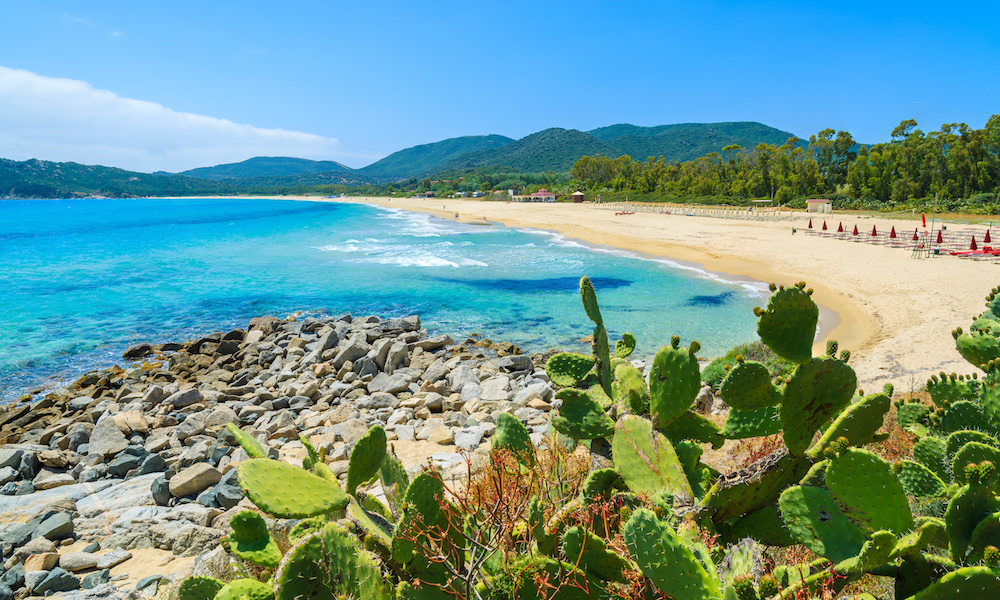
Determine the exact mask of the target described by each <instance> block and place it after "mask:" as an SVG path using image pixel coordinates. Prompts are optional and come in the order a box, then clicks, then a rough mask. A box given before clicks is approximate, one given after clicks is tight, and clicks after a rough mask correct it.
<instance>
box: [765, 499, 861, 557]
mask: <svg viewBox="0 0 1000 600" xmlns="http://www.w3.org/2000/svg"><path fill="white" fill-rule="evenodd" d="M779 506H780V507H781V515H782V517H783V518H784V519H785V524H786V525H787V526H788V530H789V532H790V533H791V534H792V537H793V538H795V540H796V541H798V543H800V544H802V545H803V546H805V547H806V548H809V549H810V550H812V551H813V552H815V553H816V554H819V555H820V556H823V557H825V558H827V559H829V560H832V561H834V562H840V561H842V560H846V559H848V558H852V557H854V556H857V555H858V553H860V552H861V548H862V546H864V543H865V541H867V539H868V538H867V536H866V535H865V534H864V533H862V532H861V530H860V529H858V527H857V526H856V525H855V524H854V523H852V522H851V520H850V519H848V518H847V515H845V514H844V513H843V512H842V511H841V510H840V508H839V507H838V506H837V503H836V502H835V501H834V499H833V496H832V495H831V494H830V492H829V491H827V490H825V489H823V488H816V487H808V486H798V485H797V486H793V487H790V488H788V489H787V490H785V491H784V492H782V493H781V499H780V500H779Z"/></svg>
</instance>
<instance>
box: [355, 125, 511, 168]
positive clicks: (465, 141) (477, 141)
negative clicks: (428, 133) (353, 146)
mask: <svg viewBox="0 0 1000 600" xmlns="http://www.w3.org/2000/svg"><path fill="white" fill-rule="evenodd" d="M513 141H514V140H512V139H510V138H509V137H504V136H502V135H470V136H464V137H458V138H450V139H447V140H443V141H440V142H435V143H433V144H423V145H420V146H413V147H412V148H406V149H405V150H400V151H398V152H393V153H392V154H390V155H389V156H386V157H385V158H383V159H382V160H379V161H376V162H374V163H372V164H370V165H368V166H367V167H364V168H362V169H359V172H360V173H362V174H364V175H369V176H374V177H390V178H393V179H402V178H406V177H425V176H428V175H432V174H435V173H437V172H439V171H441V170H442V169H443V168H444V165H446V164H448V163H449V162H451V161H453V160H455V159H457V158H458V157H460V156H463V155H466V154H470V153H475V152H481V151H486V150H489V149H492V148H499V147H502V146H505V145H507V144H509V143H511V142H513Z"/></svg>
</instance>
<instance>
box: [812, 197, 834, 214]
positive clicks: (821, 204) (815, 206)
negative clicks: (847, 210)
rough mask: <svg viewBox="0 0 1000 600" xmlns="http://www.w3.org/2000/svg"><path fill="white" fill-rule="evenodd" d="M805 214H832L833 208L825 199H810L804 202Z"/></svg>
mask: <svg viewBox="0 0 1000 600" xmlns="http://www.w3.org/2000/svg"><path fill="white" fill-rule="evenodd" d="M806 212H811V213H832V212H833V206H832V205H831V204H830V201H829V200H827V199H826V198H812V199H810V200H806Z"/></svg>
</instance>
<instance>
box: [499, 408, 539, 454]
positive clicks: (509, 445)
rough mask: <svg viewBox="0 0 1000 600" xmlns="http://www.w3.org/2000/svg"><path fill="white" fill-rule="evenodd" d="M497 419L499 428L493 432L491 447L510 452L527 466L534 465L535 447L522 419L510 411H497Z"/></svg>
mask: <svg viewBox="0 0 1000 600" xmlns="http://www.w3.org/2000/svg"><path fill="white" fill-rule="evenodd" d="M496 421H497V423H496V425H497V429H496V432H495V433H494V434H493V439H492V441H491V445H490V448H491V449H492V450H502V451H505V452H509V453H511V455H513V456H514V457H515V458H516V459H517V460H518V461H519V462H521V463H522V464H524V465H525V466H528V467H533V466H534V465H535V447H534V445H533V444H532V443H531V436H530V435H529V434H528V430H527V428H526V427H525V426H524V424H523V423H521V421H520V419H518V418H517V417H515V416H514V415H512V414H510V413H497V418H496Z"/></svg>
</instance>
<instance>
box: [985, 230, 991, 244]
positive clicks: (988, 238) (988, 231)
mask: <svg viewBox="0 0 1000 600" xmlns="http://www.w3.org/2000/svg"><path fill="white" fill-rule="evenodd" d="M992 241H993V240H992V239H990V230H989V229H987V230H986V235H985V236H983V243H984V244H989V243H990V242H992Z"/></svg>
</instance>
